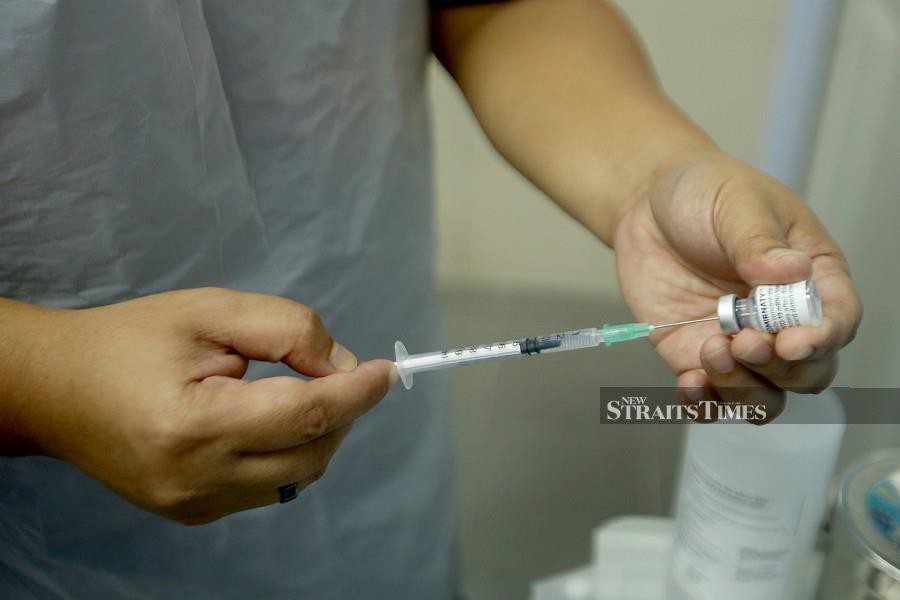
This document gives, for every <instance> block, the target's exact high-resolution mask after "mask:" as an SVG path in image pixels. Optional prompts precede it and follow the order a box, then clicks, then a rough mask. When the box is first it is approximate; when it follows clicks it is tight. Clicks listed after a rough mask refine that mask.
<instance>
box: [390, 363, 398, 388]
mask: <svg viewBox="0 0 900 600" xmlns="http://www.w3.org/2000/svg"><path fill="white" fill-rule="evenodd" d="M398 381H400V373H399V372H398V371H397V366H396V365H391V372H390V373H388V382H389V383H390V385H391V387H394V386H395V385H396V384H397V382H398Z"/></svg>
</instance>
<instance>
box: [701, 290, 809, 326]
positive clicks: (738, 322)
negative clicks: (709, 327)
mask: <svg viewBox="0 0 900 600" xmlns="http://www.w3.org/2000/svg"><path fill="white" fill-rule="evenodd" d="M718 312H719V324H720V325H721V326H722V331H724V332H725V333H728V334H733V333H737V332H738V331H740V330H741V329H747V328H750V329H756V330H757V331H765V332H768V333H778V332H779V331H781V330H782V329H787V328H788V327H796V326H798V325H809V326H813V327H815V326H817V325H819V324H821V323H822V299H821V297H820V296H819V290H818V289H817V288H816V283H815V282H814V281H813V280H812V279H809V280H806V281H797V282H795V283H784V284H776V285H760V286H757V287H755V288H753V289H752V290H750V294H748V296H747V297H746V298H738V297H737V295H736V294H729V295H727V296H722V297H721V298H719V311H718Z"/></svg>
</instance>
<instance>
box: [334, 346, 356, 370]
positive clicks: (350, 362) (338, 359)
mask: <svg viewBox="0 0 900 600" xmlns="http://www.w3.org/2000/svg"><path fill="white" fill-rule="evenodd" d="M328 358H329V360H330V361H331V365H332V366H333V367H334V368H335V369H337V370H338V371H352V370H353V369H355V368H356V365H357V364H358V363H359V361H358V360H356V357H355V356H354V355H353V353H352V352H350V351H349V350H347V349H346V348H344V347H343V346H341V345H340V344H338V343H337V342H334V343H332V345H331V355H330V356H329V357H328Z"/></svg>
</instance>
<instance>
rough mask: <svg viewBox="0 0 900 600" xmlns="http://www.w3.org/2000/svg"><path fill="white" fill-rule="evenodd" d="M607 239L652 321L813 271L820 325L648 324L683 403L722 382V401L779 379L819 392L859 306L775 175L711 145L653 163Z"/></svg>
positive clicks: (631, 299) (694, 314)
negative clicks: (727, 327) (666, 163)
mask: <svg viewBox="0 0 900 600" xmlns="http://www.w3.org/2000/svg"><path fill="white" fill-rule="evenodd" d="M614 246H615V250H616V259H617V266H618V272H619V280H620V283H621V287H622V291H623V294H624V296H625V300H626V302H627V303H628V305H629V307H630V308H631V309H632V311H633V312H634V314H635V316H636V317H637V318H638V319H639V320H641V321H646V322H650V323H654V324H660V323H667V322H673V321H682V320H688V319H696V318H701V317H707V316H711V315H714V314H715V311H716V300H717V298H718V297H719V296H721V295H723V294H728V293H732V292H734V293H737V294H739V295H744V294H746V293H747V292H748V290H749V289H750V287H752V286H755V285H759V284H767V283H789V282H794V281H800V280H803V279H807V278H810V277H812V278H813V279H814V280H815V282H816V284H817V285H818V288H819V291H820V293H821V296H822V303H823V310H824V322H823V323H822V325H821V326H819V327H795V328H790V329H786V330H784V331H782V332H780V333H778V334H777V335H771V334H766V333H760V332H758V331H754V330H743V331H741V332H740V333H739V334H737V335H736V336H734V338H729V337H727V336H725V335H723V334H722V333H721V329H720V328H719V326H718V324H717V323H716V322H711V323H702V324H697V325H689V326H686V327H681V328H673V329H669V330H660V331H658V332H656V333H654V334H653V337H651V340H652V341H653V342H654V343H655V344H656V348H657V351H658V352H659V354H660V355H661V356H662V358H663V359H664V360H665V361H666V363H668V365H669V366H670V367H671V368H672V369H673V370H674V371H675V373H677V375H678V386H679V389H680V390H681V393H682V394H683V396H682V397H683V400H685V401H687V402H698V401H700V400H703V399H709V398H710V395H711V394H710V393H709V392H711V391H712V390H718V391H719V392H721V390H723V389H725V388H730V389H733V390H740V391H737V392H733V393H734V394H735V395H734V396H732V397H730V398H729V400H733V401H741V400H742V398H741V394H744V393H752V394H754V395H755V396H757V397H759V396H760V395H762V396H766V395H767V394H766V392H765V390H768V391H769V392H770V393H769V394H768V396H769V402H775V403H776V404H777V403H778V402H779V399H780V397H781V394H780V393H774V392H775V390H777V389H778V388H783V389H789V390H797V391H805V392H815V391H820V390H822V389H824V388H825V387H827V386H828V385H829V383H830V382H831V381H832V379H833V378H834V375H835V370H836V368H837V355H836V353H837V351H838V350H839V349H840V348H841V347H843V346H845V345H846V344H848V343H849V342H850V341H851V340H852V339H853V337H854V335H855V332H856V328H857V326H858V324H859V321H860V318H861V316H862V308H861V304H860V301H859V298H858V296H857V294H856V291H855V290H854V288H853V284H852V283H851V281H850V275H849V272H848V269H847V262H846V260H845V259H844V256H843V255H842V254H841V251H840V249H839V248H838V247H837V245H836V244H835V243H834V241H832V240H831V238H830V237H829V236H828V234H827V233H826V232H825V231H824V229H823V228H822V225H821V224H820V223H819V221H818V220H817V219H816V217H815V216H814V215H813V213H812V212H811V211H810V210H809V208H808V207H807V206H806V205H805V204H804V203H803V202H802V201H801V200H800V199H798V198H797V197H796V196H794V194H792V193H791V191H790V190H788V189H787V188H786V187H785V186H783V185H781V184H780V183H778V182H777V181H775V180H773V179H771V178H769V177H767V176H766V175H764V174H762V173H759V172H758V171H755V170H753V169H751V168H750V167H747V166H745V165H743V164H741V163H739V162H737V161H736V160H734V159H731V158H729V157H727V156H724V155H721V154H718V153H709V154H703V155H698V156H695V157H693V158H692V159H691V160H686V161H685V162H683V163H681V164H679V165H677V166H675V167H672V168H670V169H668V170H667V171H666V172H664V173H660V174H659V175H658V177H657V178H656V179H655V180H654V181H653V183H652V184H651V185H649V186H648V189H647V192H646V193H645V194H643V195H641V196H640V197H638V198H637V199H636V200H635V201H634V203H633V205H631V206H630V207H629V208H628V210H627V211H626V212H625V213H624V215H623V216H622V218H621V220H620V221H619V225H618V227H617V229H616V232H615V242H614ZM717 395H719V396H720V394H715V395H712V397H713V398H715V397H716V396H717ZM776 410H777V408H776Z"/></svg>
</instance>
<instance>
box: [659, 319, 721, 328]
mask: <svg viewBox="0 0 900 600" xmlns="http://www.w3.org/2000/svg"><path fill="white" fill-rule="evenodd" d="M718 320H719V317H718V316H715V317H706V318H705V319H694V320H693V321H678V322H677V323H665V324H663V325H654V326H653V329H664V328H666V327H678V326H680V325H690V324H691V323H703V322H705V321H718Z"/></svg>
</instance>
